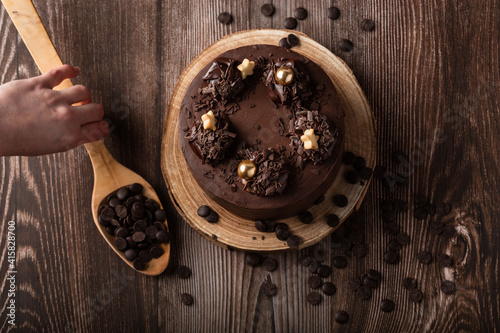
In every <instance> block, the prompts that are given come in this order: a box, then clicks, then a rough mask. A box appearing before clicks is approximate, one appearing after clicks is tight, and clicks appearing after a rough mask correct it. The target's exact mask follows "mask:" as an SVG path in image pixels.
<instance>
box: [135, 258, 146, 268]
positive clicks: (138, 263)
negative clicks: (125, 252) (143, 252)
mask: <svg viewBox="0 0 500 333" xmlns="http://www.w3.org/2000/svg"><path fill="white" fill-rule="evenodd" d="M133 265H134V268H135V269H137V270H138V271H142V270H144V269H146V263H145V262H144V261H143V260H142V259H141V258H136V259H134V262H133Z"/></svg>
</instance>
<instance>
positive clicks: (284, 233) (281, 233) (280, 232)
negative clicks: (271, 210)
mask: <svg viewBox="0 0 500 333" xmlns="http://www.w3.org/2000/svg"><path fill="white" fill-rule="evenodd" d="M290 236H291V233H290V231H289V230H288V229H284V228H276V238H278V239H279V240H281V241H286V240H287V239H288V238H289V237H290Z"/></svg>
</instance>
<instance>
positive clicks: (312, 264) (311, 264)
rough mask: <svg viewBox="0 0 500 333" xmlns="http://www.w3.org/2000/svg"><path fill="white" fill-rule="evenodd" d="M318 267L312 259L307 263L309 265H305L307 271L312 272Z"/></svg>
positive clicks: (314, 272)
mask: <svg viewBox="0 0 500 333" xmlns="http://www.w3.org/2000/svg"><path fill="white" fill-rule="evenodd" d="M318 268H319V263H318V262H317V261H316V260H314V261H313V262H311V263H310V264H309V266H307V269H308V270H309V272H311V273H313V274H316V272H317V271H318Z"/></svg>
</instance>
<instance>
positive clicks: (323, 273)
mask: <svg viewBox="0 0 500 333" xmlns="http://www.w3.org/2000/svg"><path fill="white" fill-rule="evenodd" d="M316 273H317V274H318V275H319V276H320V277H322V278H327V277H329V276H330V274H332V268H331V267H330V266H327V265H321V266H319V267H318V270H317V272H316Z"/></svg>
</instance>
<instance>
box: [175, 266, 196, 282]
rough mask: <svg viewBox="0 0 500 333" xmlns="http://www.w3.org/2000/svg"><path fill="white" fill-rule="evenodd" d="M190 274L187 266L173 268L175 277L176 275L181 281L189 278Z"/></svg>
mask: <svg viewBox="0 0 500 333" xmlns="http://www.w3.org/2000/svg"><path fill="white" fill-rule="evenodd" d="M191 274H192V271H191V268H189V267H187V266H184V265H180V266H177V267H176V268H175V275H177V276H178V277H180V278H181V279H187V278H189V277H190V276H191Z"/></svg>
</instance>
